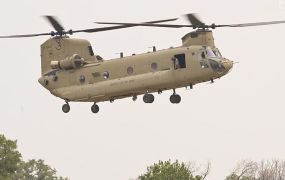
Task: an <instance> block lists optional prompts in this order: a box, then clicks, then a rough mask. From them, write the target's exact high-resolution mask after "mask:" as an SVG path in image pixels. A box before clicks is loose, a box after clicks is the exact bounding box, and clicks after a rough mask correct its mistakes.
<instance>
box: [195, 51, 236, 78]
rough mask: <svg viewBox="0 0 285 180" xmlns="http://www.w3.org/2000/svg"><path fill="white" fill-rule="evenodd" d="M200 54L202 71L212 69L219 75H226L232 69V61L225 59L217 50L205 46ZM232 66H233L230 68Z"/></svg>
mask: <svg viewBox="0 0 285 180" xmlns="http://www.w3.org/2000/svg"><path fill="white" fill-rule="evenodd" d="M200 52H201V57H200V65H201V68H202V69H206V68H209V67H211V69H213V71H215V72H217V73H224V72H227V71H228V70H229V68H231V67H232V61H229V60H227V59H225V58H223V56H222V54H221V53H220V51H219V50H218V49H217V48H212V47H209V46H207V47H206V46H205V47H204V48H203V49H201V51H200ZM230 64H231V66H229V65H230ZM228 66H229V67H228Z"/></svg>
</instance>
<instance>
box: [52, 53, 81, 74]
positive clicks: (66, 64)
mask: <svg viewBox="0 0 285 180" xmlns="http://www.w3.org/2000/svg"><path fill="white" fill-rule="evenodd" d="M84 63H85V61H84V59H83V58H81V57H80V56H79V55H78V54H73V55H72V56H70V57H67V58H65V59H63V60H60V61H51V63H50V66H51V68H52V69H63V70H70V69H77V68H80V67H82V66H83V65H84Z"/></svg>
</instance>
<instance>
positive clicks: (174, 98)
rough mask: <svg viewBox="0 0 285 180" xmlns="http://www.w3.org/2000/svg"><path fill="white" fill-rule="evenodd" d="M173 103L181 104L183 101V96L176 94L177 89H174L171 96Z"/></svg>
mask: <svg viewBox="0 0 285 180" xmlns="http://www.w3.org/2000/svg"><path fill="white" fill-rule="evenodd" d="M169 100H170V102H171V103H172V104H179V103H180V102H181V97H180V95H179V94H176V92H175V89H174V90H173V94H172V95H171V96H170V98H169Z"/></svg>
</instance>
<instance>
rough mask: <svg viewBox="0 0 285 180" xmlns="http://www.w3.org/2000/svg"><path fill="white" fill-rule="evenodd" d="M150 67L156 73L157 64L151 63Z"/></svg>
mask: <svg viewBox="0 0 285 180" xmlns="http://www.w3.org/2000/svg"><path fill="white" fill-rule="evenodd" d="M150 67H151V69H152V70H153V71H156V70H157V63H155V62H154V63H151V65H150Z"/></svg>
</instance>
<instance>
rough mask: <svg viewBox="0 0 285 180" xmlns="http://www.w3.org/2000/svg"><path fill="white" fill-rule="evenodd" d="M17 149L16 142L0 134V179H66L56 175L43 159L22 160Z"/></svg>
mask: <svg viewBox="0 0 285 180" xmlns="http://www.w3.org/2000/svg"><path fill="white" fill-rule="evenodd" d="M21 157H22V156H21V154H20V153H19V152H18V150H17V142H16V141H11V140H7V139H6V138H5V137H4V136H3V135H0V180H2V179H3V180H4V179H5V180H68V179H67V178H63V177H57V176H56V170H55V169H52V168H51V167H50V166H48V165H46V164H44V161H43V160H34V159H33V160H30V161H28V162H24V161H23V160H22V158H21Z"/></svg>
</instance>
